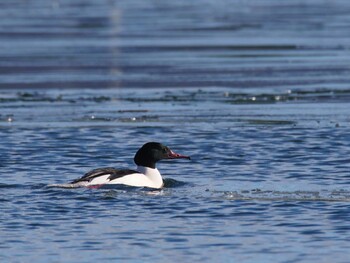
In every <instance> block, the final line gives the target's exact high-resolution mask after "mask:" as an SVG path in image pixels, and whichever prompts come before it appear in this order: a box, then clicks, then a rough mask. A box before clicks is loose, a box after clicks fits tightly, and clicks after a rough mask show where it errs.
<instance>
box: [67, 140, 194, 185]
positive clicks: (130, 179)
mask: <svg viewBox="0 0 350 263" xmlns="http://www.w3.org/2000/svg"><path fill="white" fill-rule="evenodd" d="M181 158H182V159H189V160H190V159H191V158H190V157H189V156H185V155H181V154H178V153H175V152H173V151H172V150H170V149H169V147H167V146H164V145H163V144H161V143H158V142H148V143H146V144H144V145H143V146H142V147H141V148H140V149H139V150H138V151H137V153H136V154H135V157H134V162H135V164H136V165H137V168H136V170H129V169H126V170H124V169H123V170H120V169H115V168H112V167H107V168H98V169H94V170H92V171H90V172H88V173H86V174H85V175H84V176H83V177H81V178H79V179H76V180H74V181H72V182H71V183H69V184H66V185H62V187H82V186H85V187H90V188H98V187H101V186H103V185H111V184H121V185H128V186H136V187H149V188H157V189H159V188H162V187H163V184H164V183H163V178H162V176H161V174H160V172H159V171H158V169H157V168H156V163H157V162H158V161H160V160H163V159H181Z"/></svg>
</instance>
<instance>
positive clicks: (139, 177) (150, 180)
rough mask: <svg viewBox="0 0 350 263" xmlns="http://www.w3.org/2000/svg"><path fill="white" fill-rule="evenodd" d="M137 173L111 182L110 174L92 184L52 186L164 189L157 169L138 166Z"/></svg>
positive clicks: (59, 185) (99, 177)
mask: <svg viewBox="0 0 350 263" xmlns="http://www.w3.org/2000/svg"><path fill="white" fill-rule="evenodd" d="M137 171H138V172H139V173H133V174H128V175H125V176H123V177H120V178H117V179H114V180H112V181H110V180H109V179H108V177H109V176H110V174H105V175H101V176H98V177H96V178H94V179H92V180H91V181H90V182H86V181H82V182H78V183H70V184H55V185H50V186H52V187H64V188H75V187H82V186H85V187H94V186H95V187H98V186H102V185H105V184H108V185H111V184H123V185H128V186H137V187H149V188H158V189H159V188H162V187H163V178H162V176H161V174H160V172H159V171H158V169H157V168H155V169H152V168H149V167H144V166H138V167H137Z"/></svg>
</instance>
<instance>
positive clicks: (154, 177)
mask: <svg viewBox="0 0 350 263" xmlns="http://www.w3.org/2000/svg"><path fill="white" fill-rule="evenodd" d="M137 171H139V172H140V173H142V174H144V175H145V176H146V177H147V178H148V179H149V180H150V181H151V184H152V185H153V186H152V187H155V188H161V187H162V186H163V178H162V175H161V174H160V172H159V171H158V169H157V168H154V169H153V168H149V167H145V166H140V165H139V166H137Z"/></svg>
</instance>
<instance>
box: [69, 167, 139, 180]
mask: <svg viewBox="0 0 350 263" xmlns="http://www.w3.org/2000/svg"><path fill="white" fill-rule="evenodd" d="M134 173H139V172H138V171H135V170H129V169H125V170H118V169H115V168H113V167H106V168H97V169H94V170H91V171H90V172H88V173H86V174H85V175H84V176H83V177H81V178H79V179H76V180H74V181H73V182H72V184H75V183H78V182H91V181H92V180H93V179H94V178H96V177H99V176H102V175H107V174H109V175H110V176H109V177H108V179H109V180H114V179H117V178H121V177H123V176H126V175H128V174H134Z"/></svg>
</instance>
